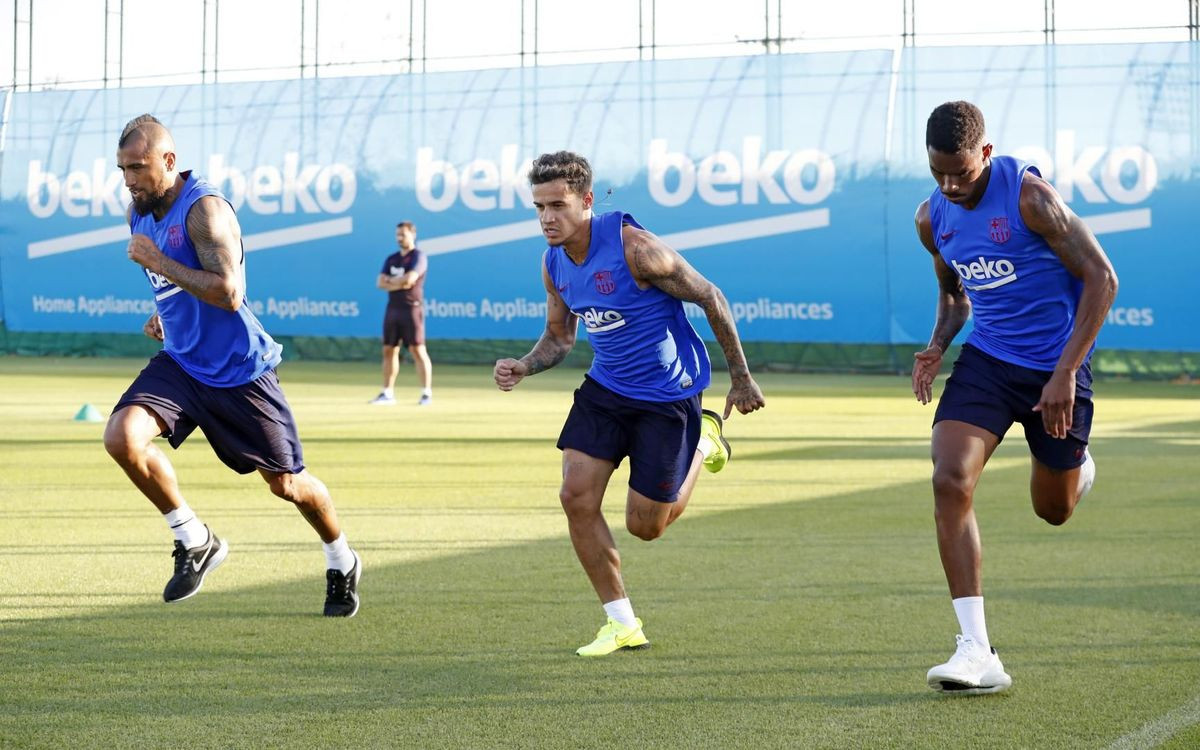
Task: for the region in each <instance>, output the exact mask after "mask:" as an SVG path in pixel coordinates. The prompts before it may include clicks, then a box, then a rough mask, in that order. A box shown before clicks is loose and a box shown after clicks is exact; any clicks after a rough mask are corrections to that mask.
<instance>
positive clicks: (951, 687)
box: [925, 635, 1012, 695]
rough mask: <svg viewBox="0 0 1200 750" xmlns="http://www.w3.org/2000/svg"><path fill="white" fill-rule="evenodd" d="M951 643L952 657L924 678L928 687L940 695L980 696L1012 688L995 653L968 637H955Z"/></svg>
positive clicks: (1010, 681)
mask: <svg viewBox="0 0 1200 750" xmlns="http://www.w3.org/2000/svg"><path fill="white" fill-rule="evenodd" d="M954 639H955V641H957V642H958V648H957V649H956V650H955V652H954V656H951V657H950V661H948V662H946V663H945V664H939V665H937V666H936V667H934V668H933V669H931V670H929V674H927V675H926V676H925V681H926V682H928V683H929V687H931V688H933V689H934V690H937V691H938V692H941V693H954V694H955V695H983V694H985V693H998V692H1000V691H1001V690H1007V689H1008V688H1009V686H1011V685H1012V678H1011V677H1009V676H1008V674H1006V673H1005V671H1004V665H1003V664H1001V663H1000V657H999V656H997V655H996V649H994V648H991V649H987V648H984V647H983V646H981V645H980V644H979V643H978V642H977V641H976V640H975V639H974V638H971V637H963V636H961V635H956V636H954Z"/></svg>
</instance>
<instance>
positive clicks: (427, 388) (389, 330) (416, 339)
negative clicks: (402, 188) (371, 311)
mask: <svg viewBox="0 0 1200 750" xmlns="http://www.w3.org/2000/svg"><path fill="white" fill-rule="evenodd" d="M416 242H417V225H416V224H414V223H412V222H411V221H402V222H400V223H399V224H397V225H396V244H398V245H399V246H400V251H399V252H395V253H392V254H391V255H389V256H388V257H387V260H385V261H384V262H383V268H382V269H380V271H379V278H378V279H377V280H376V281H375V286H377V287H379V288H380V289H383V290H385V291H386V292H387V293H388V304H387V312H386V313H384V316H383V390H382V391H380V392H379V395H378V396H376V397H375V398H373V399H372V400H371V401H370V403H371V404H372V405H374V406H393V405H394V404H395V403H396V394H395V390H394V388H395V385H396V372H397V370H399V369H400V346H401V344H403V345H404V346H405V347H406V348H407V349H408V351H409V353H411V354H412V358H413V365H414V366H415V367H416V370H417V380H419V381H421V398H420V399H419V400H418V401H417V406H428V405H429V404H432V403H433V364H432V363H431V362H430V361H429V353H428V352H427V351H425V308H424V304H425V270H426V268H428V265H429V263H428V261H427V260H426V259H425V254H424V253H422V252H421V251H420V250H418V249H417V245H416Z"/></svg>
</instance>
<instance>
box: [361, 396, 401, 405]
mask: <svg viewBox="0 0 1200 750" xmlns="http://www.w3.org/2000/svg"><path fill="white" fill-rule="evenodd" d="M367 403H368V404H370V405H371V406H395V405H396V397H395V396H389V395H387V394H386V393H380V394H379V395H378V396H376V397H375V398H373V399H371V400H370V401H368V402H367Z"/></svg>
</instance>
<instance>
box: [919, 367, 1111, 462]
mask: <svg viewBox="0 0 1200 750" xmlns="http://www.w3.org/2000/svg"><path fill="white" fill-rule="evenodd" d="M1053 374H1054V373H1053V372H1049V371H1046V370H1032V369H1030V368H1028V367H1022V366H1020V365H1014V364H1012V363H1010V362H1005V361H1004V360H1001V359H997V358H995V357H993V356H991V355H990V354H987V353H985V352H983V351H982V350H980V349H978V348H976V347H974V346H971V345H970V344H964V345H963V348H962V353H961V354H959V356H958V360H957V361H956V362H955V363H954V370H953V371H952V372H951V373H950V379H949V380H947V381H946V388H945V390H944V391H943V392H942V397H941V398H940V399H939V400H938V407H937V413H936V414H934V417H933V423H934V424H937V423H938V422H940V421H942V420H944V419H952V420H956V421H959V422H966V423H967V424H973V425H975V426H976V427H982V428H983V429H985V430H987V431H988V432H990V433H992V434H993V435H995V436H996V437H998V438H1000V439H1001V440H1003V439H1004V433H1006V432H1008V428H1009V427H1011V426H1012V424H1013V422H1020V423H1021V425H1022V426H1023V427H1024V428H1025V442H1027V443H1029V450H1030V452H1031V453H1033V457H1034V458H1036V459H1037V460H1038V461H1040V462H1042V463H1043V464H1045V465H1046V466H1049V467H1050V468H1051V469H1057V470H1060V471H1063V470H1067V469H1074V468H1075V467H1077V466H1080V465H1082V464H1083V462H1084V455H1083V452H1084V449H1086V448H1087V444H1088V436H1089V435H1090V434H1091V431H1092V413H1093V411H1094V407H1093V404H1092V368H1091V365H1090V364H1089V363H1088V362H1084V363H1083V366H1082V367H1080V368H1079V369H1078V370H1076V371H1075V409H1074V412H1073V414H1072V417H1071V429H1070V430H1068V432H1067V437H1066V438H1062V439H1060V438H1055V437H1051V436H1050V433H1048V432H1046V427H1045V425H1044V423H1043V422H1042V414H1041V412H1036V411H1034V410H1033V407H1034V406H1037V403H1038V401H1040V400H1041V398H1042V388H1043V387H1044V386H1045V385H1046V383H1047V382H1049V380H1050V376H1051V375H1053Z"/></svg>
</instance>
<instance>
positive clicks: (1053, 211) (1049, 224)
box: [1018, 170, 1075, 239]
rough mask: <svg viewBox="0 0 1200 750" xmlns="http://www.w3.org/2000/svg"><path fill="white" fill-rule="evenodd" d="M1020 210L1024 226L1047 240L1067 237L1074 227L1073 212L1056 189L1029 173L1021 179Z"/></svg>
mask: <svg viewBox="0 0 1200 750" xmlns="http://www.w3.org/2000/svg"><path fill="white" fill-rule="evenodd" d="M1018 208H1019V210H1020V212H1021V221H1023V222H1025V226H1027V227H1029V228H1030V229H1031V230H1033V231H1034V232H1036V233H1038V234H1040V235H1042V237H1044V238H1047V239H1049V238H1051V237H1056V236H1059V235H1063V234H1067V233H1069V232H1070V231H1071V230H1072V228H1073V227H1074V225H1075V222H1074V221H1073V219H1074V218H1075V214H1074V212H1073V211H1071V209H1070V208H1069V207H1068V206H1067V204H1066V203H1065V202H1064V201H1063V199H1062V196H1060V195H1059V194H1058V191H1057V190H1055V189H1054V186H1053V185H1051V184H1050V183H1049V182H1046V181H1045V180H1044V179H1042V178H1041V177H1038V176H1037V175H1036V174H1033V173H1032V172H1030V171H1028V170H1026V172H1025V174H1024V176H1023V177H1022V178H1021V193H1020V198H1019V200H1018Z"/></svg>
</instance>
